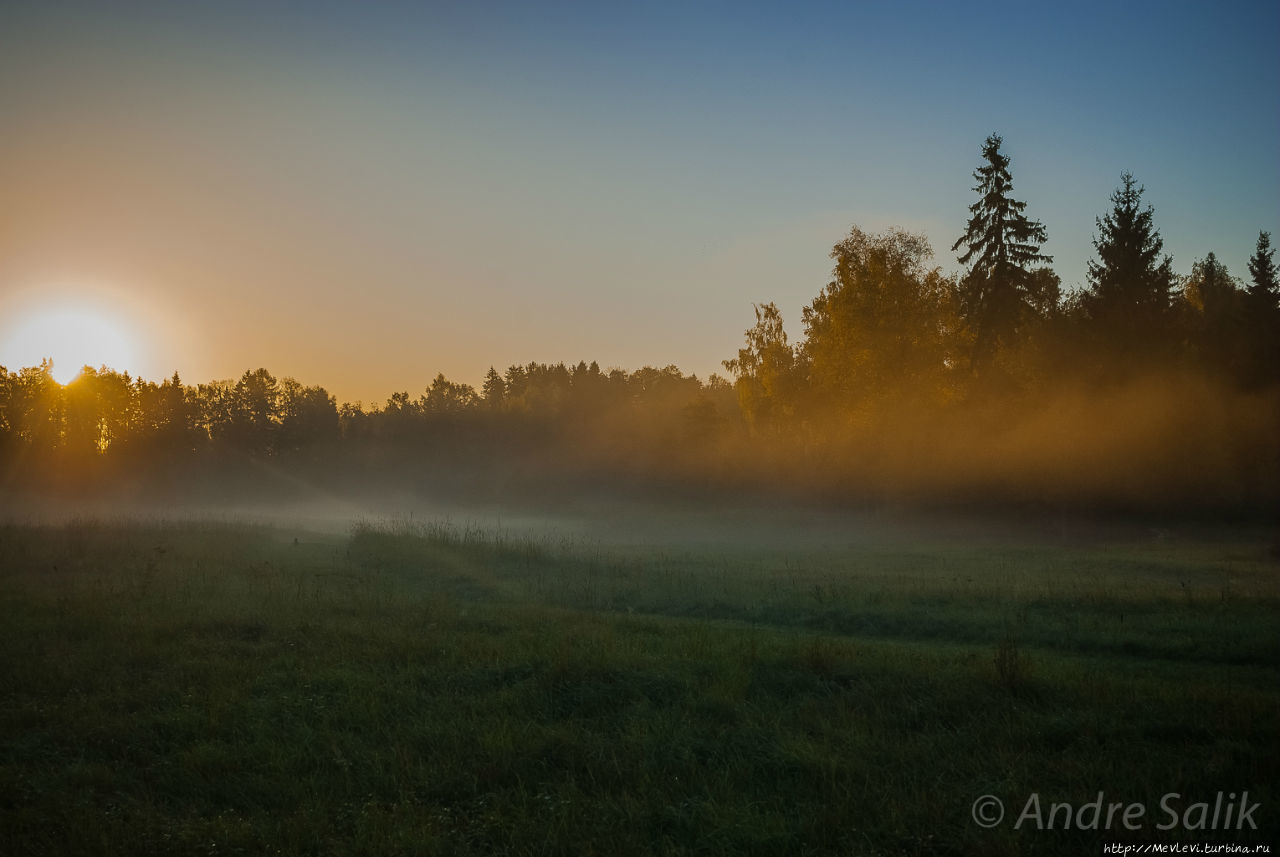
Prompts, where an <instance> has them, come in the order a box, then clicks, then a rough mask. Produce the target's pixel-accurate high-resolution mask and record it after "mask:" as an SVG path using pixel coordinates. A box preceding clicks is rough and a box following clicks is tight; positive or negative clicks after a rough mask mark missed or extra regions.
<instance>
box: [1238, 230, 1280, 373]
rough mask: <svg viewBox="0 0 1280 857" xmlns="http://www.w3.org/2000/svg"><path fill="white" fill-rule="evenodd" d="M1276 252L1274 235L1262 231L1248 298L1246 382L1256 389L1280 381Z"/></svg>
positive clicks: (1279, 294) (1251, 263)
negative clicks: (1273, 241)
mask: <svg viewBox="0 0 1280 857" xmlns="http://www.w3.org/2000/svg"><path fill="white" fill-rule="evenodd" d="M1275 253H1276V251H1275V249H1274V248H1273V247H1272V246H1271V233H1270V232H1259V233H1258V245H1257V248H1256V249H1255V250H1254V253H1253V256H1251V257H1250V258H1249V285H1248V287H1247V288H1246V289H1245V298H1244V303H1245V307H1246V325H1247V330H1246V334H1247V336H1248V339H1249V353H1250V356H1249V369H1248V370H1247V377H1246V378H1245V381H1246V383H1248V384H1249V385H1250V386H1255V387H1256V386H1265V385H1267V384H1275V383H1277V382H1280V277H1278V276H1277V271H1276V262H1275Z"/></svg>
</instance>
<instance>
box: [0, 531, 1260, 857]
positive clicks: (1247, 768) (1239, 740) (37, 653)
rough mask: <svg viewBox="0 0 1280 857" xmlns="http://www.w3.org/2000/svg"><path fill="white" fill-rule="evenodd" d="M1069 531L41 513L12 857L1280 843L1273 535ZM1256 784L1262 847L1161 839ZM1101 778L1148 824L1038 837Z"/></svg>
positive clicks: (26, 610)
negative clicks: (1037, 826) (1187, 818)
mask: <svg viewBox="0 0 1280 857" xmlns="http://www.w3.org/2000/svg"><path fill="white" fill-rule="evenodd" d="M873 523H876V522H873ZM658 529H659V530H661V526H659V527H658ZM1049 529H1052V530H1053V532H1052V533H1050V532H1049V531H1048V530H1046V531H1044V532H1014V531H1012V530H1010V529H1008V528H1006V529H1004V530H1002V531H996V530H991V531H989V532H987V533H986V534H985V535H981V536H974V534H973V532H972V530H971V529H965V530H964V532H963V537H962V536H961V534H960V532H959V531H953V530H948V529H947V528H945V527H937V528H934V529H932V530H931V531H930V532H928V533H926V532H923V531H919V530H915V531H911V530H910V529H909V528H908V527H907V526H906V525H900V524H894V523H892V522H888V521H882V522H878V523H876V525H875V526H866V525H865V522H864V525H861V526H859V527H858V528H857V529H854V528H852V527H850V528H846V529H844V530H841V529H840V528H831V529H827V530H824V535H823V536H822V537H817V536H815V535H814V534H813V533H805V534H802V535H801V536H798V537H796V538H795V539H793V540H791V541H787V540H786V539H777V540H771V537H770V535H769V532H768V528H767V527H764V526H757V527H755V528H751V527H745V528H744V529H743V530H742V531H741V532H738V533H733V532H729V531H724V530H722V531H717V532H710V533H707V534H705V537H703V538H687V537H685V536H687V535H688V533H684V534H673V536H672V537H671V538H670V539H669V540H668V541H666V542H662V541H661V540H660V539H659V540H658V541H655V540H654V538H653V536H652V533H651V532H646V533H643V534H642V535H639V536H637V537H636V539H635V540H633V541H628V540H627V539H625V538H608V539H594V538H592V537H590V536H583V535H540V534H539V533H538V532H537V531H528V532H526V531H521V530H516V529H498V528H494V527H490V526H483V527H482V526H479V525H466V524H452V523H448V522H421V521H414V520H408V519H400V520H382V521H366V522H361V523H357V524H356V525H355V526H353V527H352V528H351V530H350V532H348V533H342V534H330V535H320V534H316V533H310V532H303V531H295V530H292V529H288V528H285V527H279V528H272V527H266V526H261V525H242V524H234V523H217V522H207V521H206V522H187V523H176V522H159V521H123V520H122V521H93V520H82V521H76V522H72V523H69V524H65V525H56V526H52V525H34V524H25V525H19V524H10V525H4V526H3V527H2V528H0V604H2V605H3V608H2V610H3V616H2V617H0V676H3V677H4V678H3V684H2V685H0V837H2V838H3V840H4V847H3V851H4V853H6V854H120V853H130V854H157V855H160V854H164V855H169V854H268V853H284V854H337V853H342V854H369V855H394V854H415V855H416V854H485V855H489V854H565V855H570V854H575V855H576V854H608V855H626V854H651V853H665V854H768V855H775V854H841V855H850V854H854V855H858V854H868V855H869V854H883V855H913V854H956V855H958V854H994V855H1000V854H1019V853H1042V854H1080V853H1098V852H1099V851H1100V849H1101V845H1102V843H1104V842H1107V841H1123V840H1129V841H1135V842H1149V841H1153V840H1156V841H1183V842H1186V841H1189V840H1190V839H1194V840H1195V841H1202V842H1203V841H1225V842H1256V841H1263V842H1265V841H1274V839H1275V834H1276V832H1277V827H1276V815H1275V808H1276V806H1277V803H1276V799H1277V788H1276V779H1275V773H1274V772H1275V771H1276V770H1280V734H1278V733H1277V730H1276V726H1275V724H1276V715H1277V711H1278V708H1280V637H1277V635H1276V634H1275V616H1276V610H1277V607H1278V606H1280V585H1278V584H1277V565H1276V561H1275V559H1274V558H1272V557H1271V556H1270V555H1269V553H1268V541H1267V539H1268V534H1267V533H1265V532H1262V531H1259V530H1257V529H1255V528H1249V527H1242V528H1224V527H1218V528H1217V529H1216V530H1214V531H1213V532H1212V533H1210V532H1207V531H1203V532H1194V531H1192V530H1190V529H1182V530H1176V531H1173V532H1168V533H1166V532H1163V531H1151V530H1149V529H1147V528H1145V527H1144V528H1137V527H1130V528H1128V529H1125V528H1122V527H1114V526H1113V527H1110V528H1108V529H1106V530H1105V531H1103V530H1100V529H1096V530H1091V529H1089V528H1087V527H1084V526H1083V525H1080V526H1076V525H1072V526H1070V527H1068V525H1066V524H1063V525H1062V527H1061V529H1055V528H1049ZM547 532H551V531H547ZM637 532H640V530H637ZM842 534H843V535H842ZM695 535H696V534H695ZM1245 789H1247V790H1248V791H1249V794H1250V799H1251V800H1253V801H1260V802H1261V806H1262V808H1261V810H1260V811H1259V813H1257V814H1256V818H1257V821H1258V822H1259V830H1258V831H1256V832H1254V831H1245V832H1244V833H1237V832H1234V831H1233V832H1229V833H1227V832H1217V833H1214V832H1202V833H1198V834H1189V833H1187V832H1186V831H1177V830H1174V831H1168V832H1161V831H1158V830H1155V829H1154V824H1155V822H1157V821H1159V820H1160V816H1158V815H1156V814H1155V813H1156V810H1157V808H1158V806H1159V801H1160V798H1161V797H1162V796H1163V795H1165V794H1168V793H1171V792H1178V793H1180V794H1181V795H1183V797H1184V800H1185V801H1187V802H1189V801H1191V800H1193V799H1194V800H1209V801H1212V800H1213V797H1214V795H1215V794H1216V793H1217V792H1218V791H1223V792H1228V793H1230V792H1236V793H1238V792H1240V791H1241V790H1245ZM1099 791H1103V792H1105V794H1106V797H1107V799H1108V800H1117V801H1124V802H1126V803H1130V802H1135V801H1136V802H1140V803H1144V804H1146V805H1147V807H1148V810H1149V815H1148V823H1147V824H1146V827H1145V829H1144V830H1142V831H1139V832H1134V833H1126V832H1124V831H1120V830H1116V831H1112V832H1102V831H1079V830H1061V829H1058V830H1050V831H1036V830H1027V829H1022V830H1014V829H1012V823H1013V819H1014V817H1015V816H1016V814H1017V812H1018V811H1019V809H1020V808H1021V806H1022V804H1023V802H1024V801H1025V800H1026V799H1027V796H1028V795H1030V794H1031V793H1033V792H1036V793H1039V794H1040V795H1041V796H1042V799H1043V800H1044V801H1045V802H1046V803H1048V802H1052V801H1070V802H1072V803H1073V804H1077V805H1078V804H1081V803H1084V802H1086V801H1091V800H1093V799H1094V798H1095V797H1096V795H1097V793H1098V792H1099ZM986 794H991V795H995V796H997V797H999V798H1000V799H1001V800H1003V801H1004V802H1005V805H1006V808H1007V810H1008V812H1009V816H1008V817H1007V818H1006V820H1005V822H1004V823H1003V824H1001V825H999V826H997V827H995V828H993V829H989V830H988V829H984V828H982V827H980V826H978V825H977V824H975V823H974V821H973V820H972V818H971V815H970V812H971V806H972V804H973V802H974V800H975V799H977V798H978V797H980V796H982V795H986Z"/></svg>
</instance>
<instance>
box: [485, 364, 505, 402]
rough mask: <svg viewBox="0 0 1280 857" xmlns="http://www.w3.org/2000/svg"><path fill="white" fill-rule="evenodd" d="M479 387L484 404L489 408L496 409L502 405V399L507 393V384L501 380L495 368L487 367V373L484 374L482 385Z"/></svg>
mask: <svg viewBox="0 0 1280 857" xmlns="http://www.w3.org/2000/svg"><path fill="white" fill-rule="evenodd" d="M480 389H481V394H482V395H483V396H484V403H485V405H486V406H488V407H489V408H490V409H491V410H497V409H499V408H501V407H502V400H503V399H505V398H506V395H507V385H506V382H505V381H503V380H502V376H501V375H499V374H498V370H497V369H494V368H493V367H492V366H490V367H489V371H488V373H486V374H485V376H484V385H483V386H482V387H481V388H480Z"/></svg>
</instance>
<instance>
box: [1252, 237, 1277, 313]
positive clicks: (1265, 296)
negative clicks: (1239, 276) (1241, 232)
mask: <svg viewBox="0 0 1280 857" xmlns="http://www.w3.org/2000/svg"><path fill="white" fill-rule="evenodd" d="M1275 255H1276V251H1275V249H1274V248H1273V247H1272V246H1271V233H1270V232H1259V233H1258V246H1257V249H1255V250H1254V252H1253V255H1252V256H1250V257H1249V279H1250V281H1251V282H1250V283H1249V286H1248V289H1247V291H1248V292H1249V303H1250V304H1251V308H1252V309H1253V310H1254V311H1255V312H1264V313H1266V312H1274V311H1275V310H1276V308H1277V306H1278V305H1280V277H1277V272H1276V261H1275V258H1274V257H1275Z"/></svg>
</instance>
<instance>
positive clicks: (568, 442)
mask: <svg viewBox="0 0 1280 857" xmlns="http://www.w3.org/2000/svg"><path fill="white" fill-rule="evenodd" d="M1002 143H1003V141H1002V140H1001V138H1000V137H998V136H995V135H992V136H991V137H989V138H988V139H987V140H986V142H985V144H984V146H983V147H982V163H981V165H980V166H979V167H978V169H977V170H976V171H975V172H974V177H975V179H976V182H977V183H976V186H975V191H976V193H977V197H978V199H977V201H976V202H975V203H974V204H973V205H972V206H971V208H970V215H971V216H970V218H969V220H968V222H967V223H966V224H965V226H964V230H963V234H962V235H961V236H960V237H959V239H958V240H957V241H956V243H955V244H954V246H953V247H952V248H951V249H952V251H953V252H956V253H957V256H958V259H959V261H960V264H961V265H963V266H965V268H964V270H963V271H961V272H959V273H945V272H944V271H943V270H942V269H941V267H938V266H936V265H934V264H933V258H934V257H933V250H932V248H931V247H930V246H929V243H928V241H927V240H926V239H925V238H924V237H923V236H921V235H914V234H911V233H908V232H905V231H902V230H899V229H891V230H888V231H885V232H882V233H869V232H866V231H864V230H862V229H860V228H858V227H856V226H855V227H853V228H852V229H851V230H850V232H849V234H848V235H847V236H846V237H844V238H843V239H842V240H841V241H840V242H839V243H837V244H836V245H835V246H834V248H833V250H832V252H831V258H832V259H833V261H834V268H833V271H832V275H831V280H830V282H828V283H827V285H826V286H825V287H824V288H823V289H822V290H821V292H820V293H819V294H818V295H817V296H816V297H815V298H814V299H813V301H812V302H811V303H810V304H809V305H808V306H807V307H805V308H804V310H803V313H802V318H801V325H802V328H803V334H802V335H801V336H800V338H799V339H798V340H793V339H792V338H791V337H789V336H788V334H787V332H786V330H785V327H784V320H783V318H782V315H781V313H780V312H779V310H778V308H777V307H776V305H775V304H773V303H769V302H762V303H758V304H756V305H755V314H756V324H755V325H754V326H753V327H751V328H750V329H749V330H747V331H746V337H745V342H744V344H743V347H742V348H741V349H740V350H739V351H738V353H737V355H736V356H735V357H733V358H731V359H728V360H726V361H725V363H724V365H725V368H726V370H727V372H728V373H729V375H731V376H732V380H730V379H726V378H723V377H720V376H718V375H712V376H710V377H709V378H707V379H705V380H704V379H700V378H698V377H697V376H689V375H685V374H684V373H683V372H682V371H681V370H679V369H678V368H677V367H675V366H666V367H664V368H652V367H644V368H642V369H638V370H635V371H626V370H623V369H616V368H614V369H608V370H605V369H601V367H600V366H599V365H598V364H597V363H595V362H591V363H588V362H586V361H582V362H579V363H578V364H576V365H567V364H564V363H556V364H547V363H536V362H535V363H529V364H527V365H513V366H510V367H508V368H507V369H506V370H505V371H504V372H499V371H498V370H497V369H496V368H490V369H489V371H488V374H487V375H486V376H485V379H484V381H483V384H482V385H481V387H480V389H476V388H474V387H473V386H471V385H468V384H464V383H458V382H454V381H450V380H448V379H447V378H445V377H444V376H443V375H437V376H436V378H435V380H434V381H432V382H431V384H430V385H429V386H428V387H427V388H426V389H425V390H424V391H423V392H422V393H421V394H418V395H416V396H414V395H411V394H410V393H408V392H407V391H406V392H398V393H395V394H393V395H392V396H390V398H389V399H388V400H387V401H386V403H385V404H383V405H382V406H374V407H364V406H362V405H361V404H351V403H344V404H339V403H338V402H337V400H336V399H335V397H334V396H332V395H330V394H329V393H328V391H327V390H326V389H325V388H324V387H321V386H307V385H304V384H302V383H299V382H298V381H296V380H294V379H292V378H283V379H279V378H276V377H275V376H273V375H272V374H271V373H270V372H269V371H268V370H267V369H256V370H250V371H246V372H245V373H244V374H243V375H242V376H241V377H240V378H239V379H238V380H228V381H213V382H209V383H199V384H194V385H192V384H187V383H184V381H183V380H182V379H181V378H179V376H178V375H177V374H174V375H173V376H172V377H171V378H169V379H167V380H165V381H162V382H158V383H157V382H153V381H148V380H144V379H141V378H134V377H131V376H130V375H129V374H128V373H126V372H122V371H116V370H114V369H108V368H106V367H103V368H100V369H96V370H95V369H93V368H90V367H86V368H85V370H84V371H83V372H82V374H81V375H80V376H79V377H78V378H76V379H75V380H74V381H72V382H71V383H69V384H67V385H65V386H63V385H60V384H58V383H57V382H56V381H54V380H53V378H52V375H51V373H50V366H49V364H48V363H45V364H42V365H40V366H31V367H26V368H19V369H16V370H13V371H11V370H9V369H6V368H3V367H0V490H6V491H10V492H13V491H19V490H25V489H32V488H37V489H39V488H46V489H51V490H61V489H71V490H77V491H80V490H86V489H89V488H93V489H102V488H105V489H110V488H111V487H112V486H113V485H120V484H123V483H124V482H126V481H130V480H133V481H136V482H139V483H146V484H151V485H155V484H161V485H165V486H167V489H166V490H170V491H178V490H182V486H184V485H188V484H189V483H190V482H192V481H195V480H198V479H201V478H207V477H209V476H210V474H214V473H226V472H228V471H234V470H236V469H237V468H240V469H243V470H244V471H245V472H253V471H255V469H256V470H262V465H264V464H266V465H268V469H270V470H272V471H275V472H285V473H289V474H291V475H292V476H294V477H298V478H302V479H304V480H308V481H310V482H314V483H316V484H323V485H326V486H329V487H333V486H341V485H344V484H349V485H362V484H363V485H373V484H376V483H378V481H379V480H383V479H393V480H396V481H397V482H398V483H399V484H402V485H404V486H405V487H409V488H413V489H416V490H421V491H424V492H431V491H433V490H450V491H455V490H463V491H468V492H472V493H476V494H480V495H486V494H487V495H495V496H496V495H501V494H503V493H504V492H509V491H517V492H523V493H530V494H537V493H538V492H560V491H565V490H568V489H571V488H573V487H578V486H584V485H594V486H600V487H610V488H617V487H632V488H640V489H672V488H679V489H693V490H697V491H709V492H719V491H734V492H738V491H749V492H752V493H762V494H771V493H783V494H787V495H789V496H798V497H806V498H811V499H819V500H851V501H890V502H900V501H901V502H912V501H920V502H943V503H946V502H961V503H968V502H982V501H990V502H1000V503H1003V502H1028V503H1045V504H1056V505H1092V504H1106V505H1108V506H1117V505H1118V506H1135V507H1172V506H1182V507H1187V508H1192V509H1203V508H1230V509H1248V510H1252V511H1259V510H1262V511H1264V512H1266V511H1268V510H1272V511H1273V510H1274V509H1275V506H1276V504H1277V501H1278V500H1280V284H1278V278H1277V267H1276V264H1275V261H1274V249H1273V248H1272V246H1271V242H1270V234H1269V233H1267V232H1261V233H1260V234H1259V236H1258V240H1257V245H1256V250H1255V252H1254V254H1253V256H1252V257H1251V258H1250V260H1249V263H1248V278H1247V279H1242V278H1238V277H1236V276H1233V275H1232V274H1231V273H1230V272H1228V270H1227V268H1226V267H1225V266H1224V265H1223V264H1222V263H1221V262H1220V261H1219V260H1218V259H1217V258H1216V256H1215V255H1214V254H1213V253H1212V252H1210V253H1208V254H1207V255H1206V256H1205V257H1204V258H1203V259H1200V260H1198V261H1196V262H1195V263H1194V264H1193V265H1192V266H1191V269H1190V271H1189V272H1188V273H1186V274H1178V273H1175V270H1174V267H1173V260H1172V259H1171V258H1170V257H1169V256H1168V255H1165V254H1164V253H1163V244H1162V241H1161V238H1160V235H1159V231H1158V229H1157V227H1156V224H1155V213H1154V211H1153V210H1152V209H1151V207H1150V206H1145V205H1144V204H1143V201H1142V195H1143V188H1142V187H1141V186H1140V185H1139V184H1138V183H1137V182H1136V180H1135V179H1134V178H1133V177H1132V176H1131V175H1130V174H1128V173H1125V174H1124V175H1123V176H1122V177H1121V183H1120V186H1119V187H1118V188H1117V189H1116V191H1115V192H1114V193H1113V194H1112V196H1111V199H1110V208H1108V209H1107V210H1106V212H1105V213H1104V214H1103V215H1102V216H1100V217H1099V218H1098V219H1097V224H1096V225H1097V231H1096V236H1095V239H1094V250H1095V257H1094V259H1093V261H1091V262H1090V265H1089V270H1088V283H1087V285H1086V287H1085V288H1083V289H1082V290H1079V291H1076V292H1073V293H1066V294H1064V292H1063V290H1062V287H1061V282H1060V279H1059V277H1058V276H1057V275H1056V274H1055V273H1054V271H1053V269H1052V267H1051V265H1052V258H1051V257H1049V256H1047V255H1044V254H1043V253H1041V252H1040V249H1041V247H1042V246H1043V244H1044V243H1045V241H1046V240H1047V230H1046V227H1045V226H1044V225H1043V224H1041V223H1040V222H1038V221H1036V220H1033V219H1031V218H1030V217H1029V216H1028V215H1027V214H1026V213H1025V211H1026V208H1027V203H1025V202H1021V201H1018V200H1016V199H1015V198H1014V195H1013V181H1012V176H1011V173H1010V169H1009V166H1010V161H1009V158H1008V156H1007V155H1005V154H1004V153H1003V152H1002V151H1001V146H1002Z"/></svg>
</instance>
